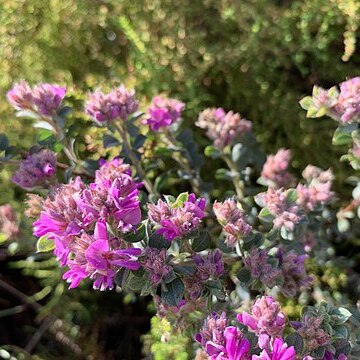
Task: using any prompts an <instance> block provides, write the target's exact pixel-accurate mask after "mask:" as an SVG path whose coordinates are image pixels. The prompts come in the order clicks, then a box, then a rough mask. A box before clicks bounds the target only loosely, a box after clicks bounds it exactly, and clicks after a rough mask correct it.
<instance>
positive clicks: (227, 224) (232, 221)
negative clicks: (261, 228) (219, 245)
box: [213, 199, 252, 247]
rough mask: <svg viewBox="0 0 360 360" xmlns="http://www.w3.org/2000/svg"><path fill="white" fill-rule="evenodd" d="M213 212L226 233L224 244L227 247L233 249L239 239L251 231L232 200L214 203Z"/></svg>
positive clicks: (250, 227)
mask: <svg viewBox="0 0 360 360" xmlns="http://www.w3.org/2000/svg"><path fill="white" fill-rule="evenodd" d="M213 210H214V213H215V215H216V218H217V220H218V221H219V223H220V224H221V225H222V226H223V230H224V232H225V233H226V239H225V243H226V244H227V246H229V247H235V245H236V243H237V240H238V238H239V237H242V236H244V235H248V234H249V233H250V232H251V231H252V226H251V225H249V224H248V223H247V222H246V220H245V217H244V215H243V213H242V211H241V210H240V209H239V208H238V206H237V203H236V201H235V200H234V199H227V200H225V201H224V202H215V203H214V205H213Z"/></svg>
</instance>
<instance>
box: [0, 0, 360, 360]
mask: <svg viewBox="0 0 360 360" xmlns="http://www.w3.org/2000/svg"><path fill="white" fill-rule="evenodd" d="M359 23H360V2H359V1H358V0H241V1H240V0H197V1H194V0H181V1H174V0H136V1H131V0H122V1H121V0H109V1H100V0H47V1H44V0H14V1H8V0H1V1H0V68H1V76H0V98H1V99H0V117H1V120H0V132H5V133H7V135H8V136H9V138H10V140H11V142H12V143H13V144H16V145H21V146H23V147H24V148H26V147H28V146H30V145H31V143H32V142H33V140H34V136H35V135H34V134H35V132H34V130H33V129H32V128H31V126H30V123H28V122H26V121H24V120H19V119H17V118H16V117H15V116H14V115H13V110H12V109H10V107H9V106H8V105H7V103H6V97H5V96H6V92H7V91H8V90H9V88H10V87H11V85H12V83H13V82H16V81H18V80H20V79H26V80H27V81H28V82H30V84H34V83H36V82H39V81H43V82H51V83H61V84H65V85H67V87H68V88H70V93H72V94H75V95H76V94H80V92H81V91H82V92H83V93H85V92H86V91H87V90H88V89H91V88H95V87H98V86H104V87H110V86H111V85H112V84H118V83H119V82H124V83H126V84H127V85H129V86H133V87H135V88H136V90H137V93H138V94H139V96H140V97H141V101H142V102H143V103H144V104H146V103H147V102H148V101H150V99H151V97H152V96H154V95H156V94H157V93H166V94H168V95H171V96H172V97H177V98H179V99H181V100H182V101H184V102H186V104H187V108H186V113H185V118H186V119H187V121H188V122H189V124H190V123H194V122H195V120H196V119H197V114H198V112H199V111H200V110H202V109H203V108H205V107H208V106H223V107H224V108H226V109H227V110H230V109H233V110H235V111H238V112H240V113H241V114H242V115H243V116H244V117H246V118H248V119H250V120H252V121H253V123H254V130H255V133H256V136H257V140H258V141H259V143H260V145H261V147H262V148H263V150H265V151H266V152H267V153H274V152H275V151H276V150H277V149H278V148H280V147H286V148H290V149H292V151H293V162H292V166H293V167H294V168H295V171H296V169H298V171H299V172H300V171H301V170H302V169H303V167H304V166H305V165H306V164H307V163H312V164H314V165H318V166H321V167H323V168H328V167H329V166H331V167H333V168H334V169H336V172H337V174H338V179H337V187H338V188H337V190H338V191H339V190H340V188H341V190H340V191H344V190H342V189H343V181H344V179H345V178H346V177H347V176H348V175H349V174H350V169H349V167H348V166H347V165H346V164H342V163H339V162H338V160H337V159H338V158H339V154H341V153H342V152H344V151H343V149H341V148H334V147H332V145H331V137H332V134H333V131H334V129H335V126H336V124H335V123H333V122H331V121H330V120H327V119H319V120H309V119H306V118H305V112H304V111H303V110H302V109H301V108H300V106H299V104H298V102H299V100H300V99H301V98H302V97H303V96H304V95H306V94H309V93H310V92H311V89H312V86H313V85H314V84H319V85H320V86H323V87H330V86H333V85H334V84H336V83H339V82H341V81H343V80H345V79H346V78H348V77H352V76H355V75H359V70H360V52H359V51H358V50H356V40H357V38H358V37H359V32H358V28H357V27H358V24H359ZM77 96H80V98H81V95H77ZM75 97H76V96H75ZM200 141H202V140H200ZM10 176H11V174H10V173H9V168H6V169H3V170H2V172H1V177H0V182H1V186H2V196H1V203H6V202H9V201H10V202H12V203H13V204H14V205H15V207H17V208H18V209H20V208H21V204H19V202H16V201H14V200H13V199H16V200H19V199H23V193H22V192H21V191H20V190H19V189H15V188H14V187H13V186H12V185H9V178H10ZM27 239H29V236H28V238H27ZM29 244H30V246H29V248H30V249H31V246H32V244H33V242H31V241H30V240H29ZM14 256H15V255H14ZM16 256H18V257H19V258H15V259H14V258H10V259H9V258H7V257H6V261H5V260H4V261H5V262H6V263H8V262H12V261H15V260H16V261H19V260H20V261H22V260H21V256H20V255H16ZM22 256H25V255H22ZM28 263H29V261H27V262H25V263H20V265H19V263H18V262H16V264H17V265H14V266H15V267H17V268H19V270H11V271H10V270H8V268H9V266H6V265H4V262H3V265H2V267H1V270H2V271H3V272H4V274H5V275H3V276H5V277H6V276H8V277H9V279H11V281H13V283H14V284H15V285H16V284H20V283H21V281H22V280H21V279H22V277H21V276H23V275H24V274H25V275H30V276H31V277H30V279H32V280H31V282H30V283H29V288H26V287H25V288H26V289H25V290H26V291H27V292H28V293H29V294H31V293H33V291H35V290H37V291H40V290H42V289H44V287H46V286H50V287H52V290H53V287H54V286H55V284H57V283H58V281H59V280H58V276H59V275H58V272H57V271H56V270H55V271H54V264H48V263H46V264H45V265H44V267H45V268H44V269H32V270H31V269H30V270H29V265H28ZM14 266H12V267H11V268H13V267H14ZM24 268H25V270H24ZM30 268H31V266H30ZM40 270H41V271H48V273H46V272H45V273H44V272H43V273H41V271H40ZM14 271H17V272H16V275H17V276H19V278H18V279H15V280H14V279H13V276H14V275H13V274H14ZM39 271H40V273H39ZM6 274H8V275H6ZM39 279H40V282H39ZM27 281H29V280H27ZM58 291H59V294H63V291H62V289H59V290H58ZM83 291H84V292H83V293H82V292H81V291H80V292H78V293H75V292H72V293H71V294H70V296H68V295H61V296H62V297H61V296H60V295H59V296H58V298H57V299H58V300H57V301H60V300H59V299H61V301H65V300H64V299H67V300H66V302H65V304H66V305H67V306H68V307H69V309H68V313H67V314H64V310H65V309H64V307H61V308H60V309H59V307H57V310H56V311H57V313H56V314H55V315H56V316H58V317H59V318H61V319H64V321H67V324H69V325H68V332H69V334H68V336H69V337H70V338H71V336H72V337H74V338H75V337H76V339H77V341H79V342H80V343H82V345H81V346H82V348H83V349H85V350H84V352H85V353H87V354H89V353H90V354H96V356H97V357H94V358H97V359H102V358H104V359H121V358H127V359H137V358H139V356H140V348H139V346H140V345H139V342H138V338H139V331H140V333H144V332H146V331H147V330H148V327H149V325H148V318H147V316H148V315H144V317H143V318H144V319H145V320H144V324H143V323H141V325H139V327H138V328H136V327H135V328H136V329H135V330H134V331H133V333H131V331H130V333H131V334H130V335H128V336H129V338H126V336H125V338H124V336H123V335H121V336H120V335H116V334H117V332H118V331H119V324H118V323H117V325H116V326H117V327H116V330H115V329H114V331H113V333H112V336H113V338H112V337H110V340H109V338H106V336H110V335H104V334H105V333H104V331H105V330H104V329H105V328H106V326H105V325H104V324H105V323H106V319H108V320H109V319H111V318H112V317H114V312H115V314H118V311H119V308H120V310H122V312H121V313H122V314H125V315H126V316H128V317H129V319H133V317H132V316H135V317H136V316H137V315H134V313H137V311H138V310H137V309H141V311H142V313H143V312H144V310H143V309H144V304H138V305H136V306H135V305H134V306H133V307H126V306H125V309H127V310H126V311H123V308H124V305H123V304H122V300H119V296H116V295H117V294H115V295H114V294H106V295H103V294H101V295H102V297H101V301H100V300H99V299H100V296H98V295H96V296H95V297H91V299H89V298H87V299H86V300H84V298H82V297H85V298H86V293H87V292H86V288H85V287H84V290H83ZM43 298H44V299H45V300H44V303H45V304H46V305H48V303H49V301H48V299H47V298H46V295H45V296H43ZM52 299H56V296H55V295H54V296H53V297H52ZM104 299H105V300H104ZM125 300H126V302H127V303H131V302H132V301H133V300H134V299H131V298H127V299H125ZM9 301H10V300H9ZM54 301H55V300H54ZM84 301H87V302H88V304H90V305H89V307H88V309H82V310H81V309H79V307H80V308H83V307H81V306H80V305H79V304H81V302H84ZM3 303H4V302H3ZM56 304H58V303H53V304H52V306H48V308H49V309H54V308H56ZM104 304H109V305H108V306H107V307H106V306H105V305H104ZM105 307H106V309H105ZM89 309H91V310H92V312H91V311H89ZM85 310H87V311H85ZM51 311H53V310H51ZM141 311H140V312H141ZM20 315H21V314H20ZM125 315H124V316H125ZM23 318H24V317H23ZM32 318H33V317H32V316H30V317H29V321H28V323H27V325H26V326H27V328H26V329H27V332H26V336H25V338H24V339H22V342H20V343H18V344H17V345H20V346H23V345H22V344H23V343H25V344H26V341H25V340H26V339H27V337H30V338H31V336H32V334H33V331H34V329H35V328H36V326H37V325H36V324H34V323H33V320H31V319H32ZM84 319H85V320H84ZM126 319H128V318H126ZM37 321H38V322H37V324H39V323H41V321H42V319H41V317H40V319H39V318H37ZM109 321H110V320H109ZM122 321H125V322H124V324H125V323H127V321H128V320H124V319H123V320H122ZM79 324H81V326H82V327H81V335H78V333H79V326H80V325H79ZM93 324H98V327H96V326H94V327H93ZM92 327H93V328H92ZM101 327H103V329H102V330H101ZM120 328H121V326H120ZM73 329H75V330H73ZM76 329H77V330H76ZM94 329H95V330H94ZM139 329H141V330H139ZM64 331H65V330H64ZM71 331H73V333H71ZM74 331H75V333H74ZM106 331H107V332H109V330H108V329H107V330H106ZM110 333H111V331H110ZM125 333H126V331H125ZM89 339H92V341H90V342H89ZM99 339H100V340H99ZM124 339H125V340H124ZM129 339H130V340H129ZM5 340H6V339H5ZM5 340H4V339H1V341H0V343H3V342H4V341H5ZM49 341H50V340H49ZM124 341H125V343H126V344H132V345H131V346H130V345H129V346H127V348H128V350H127V351H128V353H126V354H125V353H124V352H122V351H124V349H123V346H120V345H119V344H124ZM109 343H110V345H109ZM114 344H116V346H115V345H114ZM58 346H59V344H57V345H53V348H51V346H50V345H49V344H47V346H46V347H44V348H40V350H39V351H40V352H39V353H41V352H43V353H44V354H45V355H44V356H45V357H44V358H46V359H50V358H52V357H51V356H55V357H56V356H57V358H59V356H60V355H59V349H58ZM49 349H50V350H49ZM64 351H65V350H64ZM60 353H61V352H60ZM65 353H66V351H65ZM124 354H125V355H124ZM39 356H40V355H39ZM74 356H75V355H74ZM121 356H123V357H121ZM90 358H91V357H89V359H90Z"/></svg>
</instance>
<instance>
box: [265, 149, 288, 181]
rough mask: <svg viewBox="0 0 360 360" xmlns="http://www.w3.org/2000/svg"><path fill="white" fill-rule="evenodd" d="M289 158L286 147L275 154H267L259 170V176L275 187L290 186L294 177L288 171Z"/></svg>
mask: <svg viewBox="0 0 360 360" xmlns="http://www.w3.org/2000/svg"><path fill="white" fill-rule="evenodd" d="M290 159H291V153H290V150H286V149H280V150H279V151H278V152H277V153H276V154H275V155H269V156H268V157H267V159H266V162H265V164H264V166H263V169H262V171H261V178H262V179H264V180H265V182H266V183H267V184H268V185H269V186H272V187H275V188H280V187H283V186H291V184H292V183H293V182H294V178H293V176H292V175H291V174H290V173H289V172H288V167H289V163H290Z"/></svg>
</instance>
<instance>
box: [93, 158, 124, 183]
mask: <svg viewBox="0 0 360 360" xmlns="http://www.w3.org/2000/svg"><path fill="white" fill-rule="evenodd" d="M99 165H100V169H99V170H96V172H95V182H99V181H103V180H110V181H114V180H115V179H116V178H118V177H120V176H121V175H122V174H126V175H129V176H131V168H130V165H129V164H125V163H124V161H123V159H120V158H115V159H113V160H110V161H106V160H104V159H101V160H100V161H99Z"/></svg>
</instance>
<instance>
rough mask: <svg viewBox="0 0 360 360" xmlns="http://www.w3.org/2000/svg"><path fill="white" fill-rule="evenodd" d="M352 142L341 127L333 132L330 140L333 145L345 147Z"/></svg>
mask: <svg viewBox="0 0 360 360" xmlns="http://www.w3.org/2000/svg"><path fill="white" fill-rule="evenodd" d="M351 142H352V136H351V133H349V132H347V131H345V130H344V128H343V127H338V128H337V129H336V130H335V133H334V136H333V138H332V144H333V145H347V144H350V143H351Z"/></svg>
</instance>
